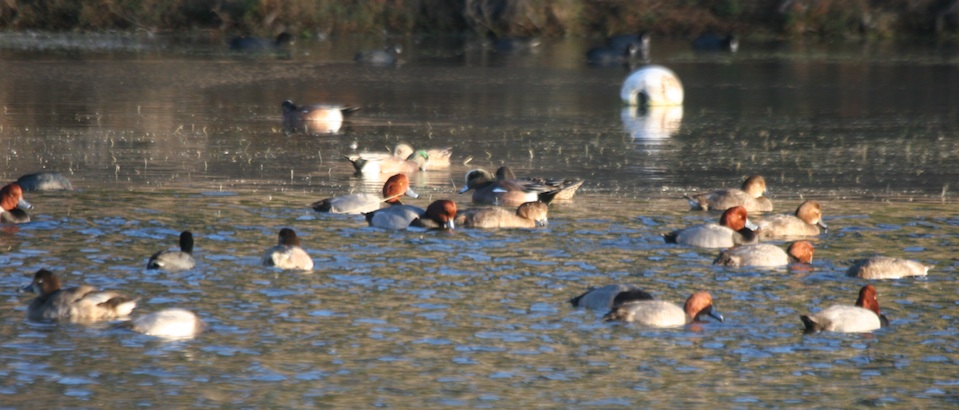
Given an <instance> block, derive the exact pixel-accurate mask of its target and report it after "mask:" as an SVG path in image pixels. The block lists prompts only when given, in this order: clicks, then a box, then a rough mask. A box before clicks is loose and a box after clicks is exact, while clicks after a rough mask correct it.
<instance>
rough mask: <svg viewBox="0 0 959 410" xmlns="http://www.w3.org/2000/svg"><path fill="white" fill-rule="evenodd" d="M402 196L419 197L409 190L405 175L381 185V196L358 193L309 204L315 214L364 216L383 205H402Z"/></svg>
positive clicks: (407, 179)
mask: <svg viewBox="0 0 959 410" xmlns="http://www.w3.org/2000/svg"><path fill="white" fill-rule="evenodd" d="M403 195H406V196H409V197H411V198H419V195H417V194H416V192H414V191H413V189H412V188H410V179H409V177H407V176H406V174H396V175H393V176H391V177H390V178H389V179H387V180H386V183H384V184H383V191H382V194H371V193H360V194H349V195H340V196H335V197H332V198H326V199H321V200H319V201H316V202H314V203H312V204H310V207H312V208H313V210H315V211H317V212H329V213H334V214H355V215H359V214H365V213H370V212H373V211H375V210H377V209H380V208H381V207H382V206H383V203H386V204H388V205H403V202H401V201H400V197H402V196H403Z"/></svg>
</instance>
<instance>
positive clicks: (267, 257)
mask: <svg viewBox="0 0 959 410" xmlns="http://www.w3.org/2000/svg"><path fill="white" fill-rule="evenodd" d="M263 266H274V267H277V268H280V269H283V270H313V258H310V255H309V254H307V253H306V251H305V250H303V248H301V247H300V238H299V237H297V236H296V232H295V231H294V230H292V229H290V228H283V229H280V234H279V241H278V243H277V245H276V246H274V247H271V248H269V249H267V250H266V252H265V253H264V254H263Z"/></svg>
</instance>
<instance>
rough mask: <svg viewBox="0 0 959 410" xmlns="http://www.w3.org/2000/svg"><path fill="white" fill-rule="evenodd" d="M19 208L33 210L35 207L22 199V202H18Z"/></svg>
mask: <svg viewBox="0 0 959 410" xmlns="http://www.w3.org/2000/svg"><path fill="white" fill-rule="evenodd" d="M17 208H20V209H32V208H33V205H30V203H29V202H27V200H26V199H23V198H20V200H19V201H17Z"/></svg>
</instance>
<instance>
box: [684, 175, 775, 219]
mask: <svg viewBox="0 0 959 410" xmlns="http://www.w3.org/2000/svg"><path fill="white" fill-rule="evenodd" d="M765 194H766V179H765V178H763V177H762V175H753V176H750V177H749V178H746V180H745V181H743V187H742V189H720V190H718V191H713V192H710V193H705V194H699V195H686V199H687V200H689V208H690V209H691V210H694V211H698V210H703V211H725V210H727V209H729V208H732V207H734V206H742V207H744V208H746V211H747V212H770V211H772V210H773V203H772V201H770V200H769V198H767V197H765V196H763V195H765Z"/></svg>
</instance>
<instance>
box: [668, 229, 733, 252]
mask: <svg viewBox="0 0 959 410" xmlns="http://www.w3.org/2000/svg"><path fill="white" fill-rule="evenodd" d="M675 234H676V235H675V238H676V243H678V244H682V245H691V246H698V247H700V248H729V247H732V246H735V245H736V241H735V236H736V235H739V233H738V232H736V231H734V230H732V229H729V228H727V227H725V226H722V225H718V224H714V223H708V224H703V225H696V226H691V227H689V228H686V229H681V230H679V231H676V232H675Z"/></svg>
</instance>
